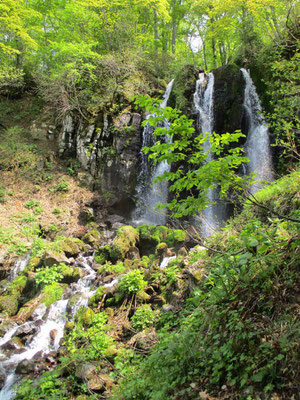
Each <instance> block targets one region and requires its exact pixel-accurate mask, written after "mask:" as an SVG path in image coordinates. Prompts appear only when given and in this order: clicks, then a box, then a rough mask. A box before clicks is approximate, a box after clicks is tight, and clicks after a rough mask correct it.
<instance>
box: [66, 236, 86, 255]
mask: <svg viewBox="0 0 300 400" xmlns="http://www.w3.org/2000/svg"><path fill="white" fill-rule="evenodd" d="M59 244H60V247H61V250H62V251H63V252H64V253H65V254H66V256H67V257H76V256H78V254H80V253H81V252H83V251H84V250H85V248H86V244H85V243H84V242H83V241H82V240H80V239H77V238H65V239H63V240H61V241H59Z"/></svg>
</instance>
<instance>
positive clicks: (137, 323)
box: [131, 304, 155, 331]
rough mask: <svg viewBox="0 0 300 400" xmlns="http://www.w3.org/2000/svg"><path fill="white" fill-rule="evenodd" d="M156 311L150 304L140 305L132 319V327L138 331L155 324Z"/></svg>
mask: <svg viewBox="0 0 300 400" xmlns="http://www.w3.org/2000/svg"><path fill="white" fill-rule="evenodd" d="M154 320H155V313H154V311H153V310H152V309H151V307H150V306H149V305H148V304H144V305H142V306H140V307H138V308H137V309H136V311H135V313H134V315H133V317H132V319H131V321H132V327H133V328H134V329H136V330H138V331H141V330H143V329H145V328H148V327H149V326H150V325H153V323H154Z"/></svg>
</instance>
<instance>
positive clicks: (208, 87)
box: [194, 72, 222, 237]
mask: <svg viewBox="0 0 300 400" xmlns="http://www.w3.org/2000/svg"><path fill="white" fill-rule="evenodd" d="M213 95H214V75H213V73H209V74H205V73H203V72H202V73H200V74H199V79H198V80H197V82H196V91H195V93H194V107H195V109H196V111H197V113H198V115H199V131H200V132H201V133H202V134H203V135H204V136H205V137H206V141H205V142H204V143H203V151H204V152H205V153H207V156H206V162H209V161H211V160H212V158H213V156H212V153H211V151H210V149H211V143H210V136H211V135H212V133H213V128H214V109H213V105H214V102H213ZM206 197H207V200H208V202H209V203H213V202H214V201H215V200H216V199H217V198H218V195H217V191H216V190H215V189H210V190H209V191H208V193H207V195H206ZM217 211H218V210H217V206H214V205H209V206H208V207H206V208H205V209H204V210H203V211H202V214H201V217H200V219H201V222H200V224H201V232H202V235H203V236H205V237H208V236H210V235H211V234H212V233H213V232H214V231H215V230H216V229H218V227H219V226H220V225H221V222H222V221H221V219H219V218H218V216H217ZM197 219H198V217H196V221H197ZM196 223H197V222H196Z"/></svg>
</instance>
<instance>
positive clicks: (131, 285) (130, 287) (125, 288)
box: [118, 269, 147, 295]
mask: <svg viewBox="0 0 300 400" xmlns="http://www.w3.org/2000/svg"><path fill="white" fill-rule="evenodd" d="M146 286H147V282H146V281H145V280H144V274H143V272H141V271H140V270H138V269H135V270H133V271H129V272H128V273H127V274H126V275H124V276H123V277H122V279H121V280H120V283H119V285H118V290H119V291H120V292H121V293H123V294H125V295H127V294H136V293H139V292H141V291H143V290H144V289H145V287H146Z"/></svg>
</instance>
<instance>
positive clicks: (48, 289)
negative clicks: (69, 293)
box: [41, 283, 65, 307]
mask: <svg viewBox="0 0 300 400" xmlns="http://www.w3.org/2000/svg"><path fill="white" fill-rule="evenodd" d="M64 288H65V286H64V285H61V284H59V283H53V284H52V285H48V286H45V287H44V288H43V290H42V294H41V303H44V304H45V306H47V307H49V306H50V305H51V304H52V303H55V302H56V301H58V300H60V299H61V298H62V295H63V294H64Z"/></svg>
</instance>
